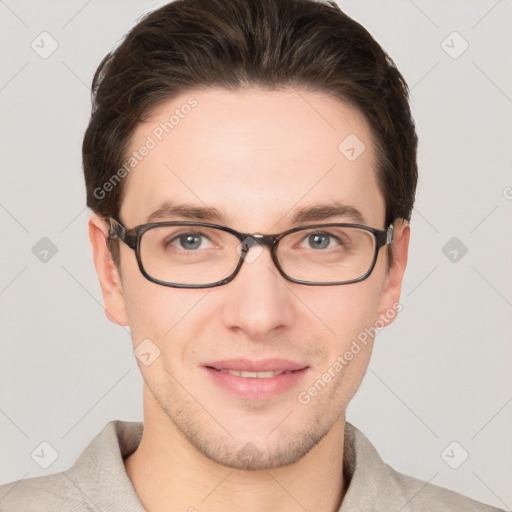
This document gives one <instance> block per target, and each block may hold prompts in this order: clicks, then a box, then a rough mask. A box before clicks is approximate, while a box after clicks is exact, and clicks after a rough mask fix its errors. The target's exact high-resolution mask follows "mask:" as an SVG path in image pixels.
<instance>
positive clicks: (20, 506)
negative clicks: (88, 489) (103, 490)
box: [0, 472, 93, 512]
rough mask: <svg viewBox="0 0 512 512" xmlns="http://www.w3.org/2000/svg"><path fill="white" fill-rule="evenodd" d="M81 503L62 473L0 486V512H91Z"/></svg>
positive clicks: (76, 492) (70, 482)
mask: <svg viewBox="0 0 512 512" xmlns="http://www.w3.org/2000/svg"><path fill="white" fill-rule="evenodd" d="M84 500H85V498H84V497H83V496H80V493H79V491H78V489H77V487H76V485H75V484H74V483H73V481H72V480H71V479H70V478H69V477H67V475H66V473H65V472H61V473H54V474H52V475H46V476H40V477H33V478H27V479H22V480H16V481H14V482H10V483H8V484H5V485H2V486H0V510H1V511H2V512H43V511H44V512H46V511H48V512H50V511H58V510H62V511H64V510H66V511H78V510H80V511H82V510H83V511H89V510H93V508H92V507H89V506H88V504H87V502H86V501H84Z"/></svg>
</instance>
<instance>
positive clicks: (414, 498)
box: [386, 465, 501, 512]
mask: <svg viewBox="0 0 512 512" xmlns="http://www.w3.org/2000/svg"><path fill="white" fill-rule="evenodd" d="M386 466H387V467H388V471H387V474H388V476H389V479H390V481H392V482H394V485H395V486H396V488H397V489H398V490H399V491H400V493H401V494H402V495H403V498H404V508H403V512H406V511H407V512H409V511H410V512H423V511H430V510H434V509H435V510H436V512H448V511H450V512H453V511H454V510H463V511H464V512H500V511H501V509H498V508H495V507H491V506H490V505H486V504H484V503H481V502H479V501H475V500H473V499H471V498H468V497H467V496H464V495H462V494H460V493H458V492H455V491H451V490H449V489H446V488H444V487H440V486H438V485H434V484H432V483H430V482H426V481H424V480H420V479H418V478H414V477H412V476H409V475H405V474H403V473H399V472H398V471H395V470H394V469H393V468H392V467H390V466H388V465H386Z"/></svg>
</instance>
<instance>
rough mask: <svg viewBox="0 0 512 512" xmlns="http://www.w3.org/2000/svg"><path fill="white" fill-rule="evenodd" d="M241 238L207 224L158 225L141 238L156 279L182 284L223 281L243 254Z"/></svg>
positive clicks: (148, 268) (143, 256) (144, 255)
mask: <svg viewBox="0 0 512 512" xmlns="http://www.w3.org/2000/svg"><path fill="white" fill-rule="evenodd" d="M239 245H240V241H239V240H238V238H236V237H235V236H233V235H232V234H230V233H228V232H226V231H223V230H220V229H215V228H209V227H205V226H187V225H172V226H157V227H154V228H151V229H149V230H148V231H146V232H145V233H144V234H143V235H142V238H141V241H140V257H141V261H142V266H143V267H144V270H145V271H146V273H147V274H148V275H149V276H151V277H152V278H154V279H158V280H159V281H164V282H166V283H173V284H181V285H207V284H210V283H215V282H218V281H222V280H223V279H225V278H226V277H228V276H229V275H231V274H232V273H233V271H234V270H235V268H236V266H237V264H238V262H239V260H240V256H239V254H238V253H237V247H238V246H239Z"/></svg>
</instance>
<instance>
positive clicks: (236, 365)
mask: <svg viewBox="0 0 512 512" xmlns="http://www.w3.org/2000/svg"><path fill="white" fill-rule="evenodd" d="M203 366H211V367H212V368H215V369H216V370H241V371H246V372H268V371H275V372H283V371H286V370H289V371H296V370H302V369H303V368H306V367H307V365H305V364H301V363H299V362H296V361H290V360H288V359H277V358H271V359H260V360H259V361H258V360H254V359H247V358H243V357H241V358H237V359H224V360H222V361H213V362H211V363H205V364H203Z"/></svg>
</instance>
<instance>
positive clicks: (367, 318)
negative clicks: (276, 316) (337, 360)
mask: <svg viewBox="0 0 512 512" xmlns="http://www.w3.org/2000/svg"><path fill="white" fill-rule="evenodd" d="M371 277H373V275H372V276H371ZM375 277H377V275H376V276H375ZM380 293H381V281H380V280H379V279H371V278H369V279H366V280H365V281H361V282H360V283H353V284H348V285H340V286H325V287H316V288H315V287H312V288H311V290H306V291H305V292H301V294H300V296H301V299H302V301H303V303H304V304H305V305H306V306H307V308H308V309H309V310H310V311H311V315H309V316H308V320H307V322H314V323H315V324H316V325H317V326H319V328H320V329H321V330H323V331H325V332H326V333H327V337H328V338H330V339H331V343H330V344H331V345H333V348H335V349H336V350H342V349H343V348H344V346H346V345H347V343H348V344H350V342H351V340H352V339H354V338H356V337H357V335H358V334H359V333H360V332H362V331H364V329H365V328H367V327H370V326H372V325H373V324H374V323H375V321H376V319H377V317H378V313H377V312H378V306H379V299H380ZM304 328H305V329H308V326H306V325H304ZM309 330H311V325H310V326H309Z"/></svg>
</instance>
